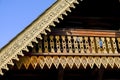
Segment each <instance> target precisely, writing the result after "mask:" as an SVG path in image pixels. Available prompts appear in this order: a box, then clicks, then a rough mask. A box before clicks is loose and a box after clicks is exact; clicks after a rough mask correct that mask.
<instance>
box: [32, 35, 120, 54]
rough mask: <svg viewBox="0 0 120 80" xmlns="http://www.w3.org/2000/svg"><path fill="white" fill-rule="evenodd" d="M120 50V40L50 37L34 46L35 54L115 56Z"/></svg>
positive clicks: (87, 37)
mask: <svg viewBox="0 0 120 80" xmlns="http://www.w3.org/2000/svg"><path fill="white" fill-rule="evenodd" d="M37 46H38V48H37ZM36 48H37V49H38V50H37V49H36ZM42 49H43V50H42ZM119 50H120V40H119V38H114V37H89V36H84V37H83V36H73V35H72V36H70V35H68V36H63V35H50V36H44V39H43V40H41V41H39V43H38V44H36V45H34V48H33V53H78V54H82V53H86V54H90V53H91V54H93V53H94V54H95V53H97V54H101V53H102V54H107V53H108V54H114V53H119Z"/></svg>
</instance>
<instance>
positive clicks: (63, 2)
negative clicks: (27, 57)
mask: <svg viewBox="0 0 120 80" xmlns="http://www.w3.org/2000/svg"><path fill="white" fill-rule="evenodd" d="M75 3H77V4H78V3H79V2H77V0H57V1H56V2H55V3H54V4H53V5H52V6H51V7H50V8H48V9H47V10H46V11H45V12H44V13H43V14H42V15H41V16H39V17H38V18H37V19H36V20H34V21H33V22H32V23H31V24H30V25H29V26H28V27H26V28H25V29H24V30H23V31H22V32H21V33H19V34H18V35H17V36H16V37H15V38H14V39H13V40H12V41H10V42H9V43H8V44H7V45H6V46H4V47H3V48H2V49H1V50H0V74H1V75H3V72H2V69H5V70H9V68H8V66H7V65H8V64H9V65H14V63H13V60H19V58H18V55H21V56H24V54H23V53H22V51H23V50H25V51H28V48H27V46H31V47H33V45H32V42H36V43H37V40H36V38H40V39H42V37H41V34H45V35H46V34H47V33H46V30H47V31H50V27H51V26H55V24H54V22H57V23H59V20H58V18H60V19H63V17H62V16H63V15H67V13H66V11H69V12H71V10H70V8H75V6H74V4H75Z"/></svg>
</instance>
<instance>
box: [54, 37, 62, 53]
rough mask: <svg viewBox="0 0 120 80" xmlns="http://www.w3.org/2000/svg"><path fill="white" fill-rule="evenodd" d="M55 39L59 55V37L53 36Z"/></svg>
mask: <svg viewBox="0 0 120 80" xmlns="http://www.w3.org/2000/svg"><path fill="white" fill-rule="evenodd" d="M55 39H56V49H57V53H61V51H60V36H55Z"/></svg>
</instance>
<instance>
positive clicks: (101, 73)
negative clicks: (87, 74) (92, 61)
mask: <svg viewBox="0 0 120 80" xmlns="http://www.w3.org/2000/svg"><path fill="white" fill-rule="evenodd" d="M103 72H104V68H103V67H101V68H100V69H99V70H98V78H97V80H103Z"/></svg>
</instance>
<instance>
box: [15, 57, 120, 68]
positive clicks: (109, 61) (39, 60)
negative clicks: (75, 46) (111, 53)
mask: <svg viewBox="0 0 120 80" xmlns="http://www.w3.org/2000/svg"><path fill="white" fill-rule="evenodd" d="M16 65H17V67H18V69H21V68H22V66H25V69H28V68H29V66H30V65H32V67H33V68H34V69H35V68H36V67H37V65H39V66H40V67H41V68H42V69H43V68H44V66H47V67H48V68H49V69H50V68H51V66H52V65H54V66H55V68H57V69H58V67H59V66H60V65H61V66H62V67H63V68H64V69H65V68H66V67H67V66H69V67H70V68H73V67H76V68H78V69H79V68H80V67H83V68H86V67H87V66H89V67H90V68H93V66H97V67H98V68H100V67H101V66H103V67H104V68H107V67H111V68H114V67H117V68H120V57H104V56H103V57H92V56H91V57H88V56H86V57H85V56H84V57H82V56H24V57H21V58H20V61H19V62H16Z"/></svg>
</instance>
